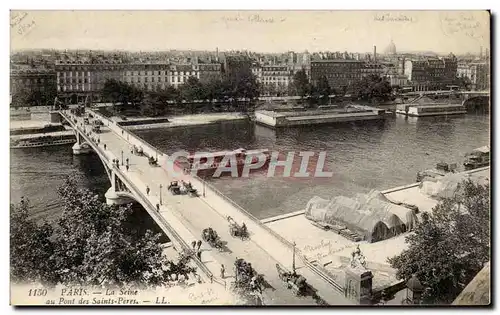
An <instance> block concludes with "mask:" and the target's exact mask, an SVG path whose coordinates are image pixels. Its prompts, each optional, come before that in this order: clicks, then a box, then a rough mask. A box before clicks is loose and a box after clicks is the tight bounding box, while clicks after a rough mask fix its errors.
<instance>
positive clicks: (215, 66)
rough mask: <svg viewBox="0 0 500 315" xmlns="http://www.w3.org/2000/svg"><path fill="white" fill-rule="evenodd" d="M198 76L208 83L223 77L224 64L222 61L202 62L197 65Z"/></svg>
mask: <svg viewBox="0 0 500 315" xmlns="http://www.w3.org/2000/svg"><path fill="white" fill-rule="evenodd" d="M197 69H198V71H199V76H198V78H199V79H200V81H201V82H202V83H208V82H212V81H215V80H220V79H221V78H222V65H221V64H220V63H200V64H198V65H197Z"/></svg>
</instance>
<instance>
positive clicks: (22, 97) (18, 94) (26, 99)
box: [11, 87, 57, 107]
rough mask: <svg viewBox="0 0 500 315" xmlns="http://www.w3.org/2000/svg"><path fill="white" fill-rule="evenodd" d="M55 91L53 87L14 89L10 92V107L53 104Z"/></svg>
mask: <svg viewBox="0 0 500 315" xmlns="http://www.w3.org/2000/svg"><path fill="white" fill-rule="evenodd" d="M56 96H57V91H56V89H55V87H54V88H46V89H40V90H29V89H16V91H15V92H14V93H13V94H12V103H11V106H12V107H26V106H49V105H53V104H54V99H55V97H56Z"/></svg>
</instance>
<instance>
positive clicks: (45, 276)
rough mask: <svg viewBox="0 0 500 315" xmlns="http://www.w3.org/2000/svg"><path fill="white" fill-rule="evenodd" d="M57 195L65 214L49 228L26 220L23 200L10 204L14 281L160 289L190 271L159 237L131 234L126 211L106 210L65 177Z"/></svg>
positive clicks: (113, 208)
mask: <svg viewBox="0 0 500 315" xmlns="http://www.w3.org/2000/svg"><path fill="white" fill-rule="evenodd" d="M58 193H59V195H60V196H61V200H62V203H63V213H62V215H61V217H60V218H59V219H58V220H57V221H56V222H55V223H54V224H52V225H49V224H47V223H42V224H38V223H36V222H35V221H34V220H32V219H30V217H29V214H28V209H29V202H28V201H27V200H21V202H20V203H19V204H18V205H12V204H11V207H10V224H11V231H10V248H11V256H10V273H11V279H12V280H13V281H14V282H28V281H34V282H40V283H43V284H46V285H57V284H59V283H64V284H67V285H69V284H80V285H117V286H122V285H126V284H138V285H145V286H158V285H162V284H165V283H167V282H169V281H170V280H171V279H173V278H175V277H176V276H178V275H179V274H184V275H187V274H189V273H190V272H193V271H194V269H193V268H191V267H190V266H188V264H187V262H188V259H189V258H184V259H181V260H179V261H177V262H173V261H170V260H168V259H167V257H165V256H164V255H163V251H162V247H161V244H160V243H159V241H158V240H159V238H160V235H159V234H158V235H154V234H153V233H152V232H151V231H150V230H148V231H146V232H143V233H139V232H135V233H133V232H131V231H134V230H136V229H134V228H133V222H131V219H130V218H131V215H132V211H133V210H132V209H131V208H130V207H128V206H119V207H118V206H108V205H106V203H103V202H101V201H100V200H99V199H98V196H97V195H94V194H93V193H91V192H90V191H89V190H87V189H81V188H78V187H77V185H76V182H75V181H73V180H69V179H68V181H67V183H66V184H65V185H63V186H62V187H61V188H59V191H58ZM174 274H175V276H174Z"/></svg>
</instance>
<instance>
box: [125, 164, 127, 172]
mask: <svg viewBox="0 0 500 315" xmlns="http://www.w3.org/2000/svg"><path fill="white" fill-rule="evenodd" d="M125 168H126V169H127V172H128V164H127V165H126V166H125Z"/></svg>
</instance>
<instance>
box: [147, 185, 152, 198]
mask: <svg viewBox="0 0 500 315" xmlns="http://www.w3.org/2000/svg"><path fill="white" fill-rule="evenodd" d="M150 190H151V189H149V186H146V195H148V196H149V191H150Z"/></svg>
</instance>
